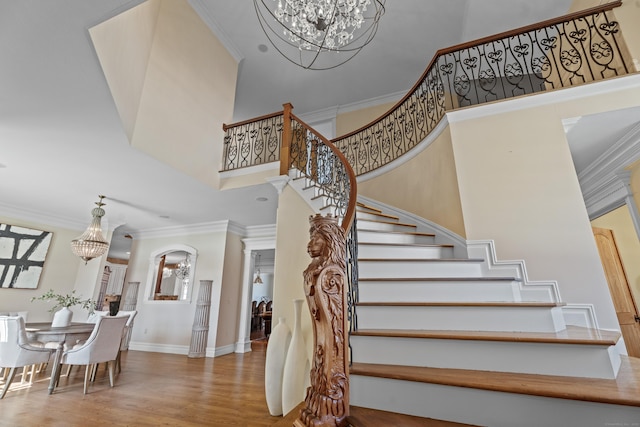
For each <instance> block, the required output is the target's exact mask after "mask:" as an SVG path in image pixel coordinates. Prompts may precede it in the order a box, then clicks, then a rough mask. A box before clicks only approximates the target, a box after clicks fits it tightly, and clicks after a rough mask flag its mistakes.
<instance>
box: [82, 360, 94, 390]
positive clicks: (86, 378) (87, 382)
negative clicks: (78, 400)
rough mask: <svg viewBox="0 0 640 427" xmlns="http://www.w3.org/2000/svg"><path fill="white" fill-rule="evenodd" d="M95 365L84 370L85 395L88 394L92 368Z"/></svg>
mask: <svg viewBox="0 0 640 427" xmlns="http://www.w3.org/2000/svg"><path fill="white" fill-rule="evenodd" d="M92 366H93V365H87V367H86V368H85V369H84V389H83V394H87V386H88V385H89V376H90V371H91V367H92Z"/></svg>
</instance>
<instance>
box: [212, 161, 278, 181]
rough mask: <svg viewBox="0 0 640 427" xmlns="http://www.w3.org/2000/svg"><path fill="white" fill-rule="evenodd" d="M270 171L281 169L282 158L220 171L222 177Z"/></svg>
mask: <svg viewBox="0 0 640 427" xmlns="http://www.w3.org/2000/svg"><path fill="white" fill-rule="evenodd" d="M268 171H280V160H276V161H275V162H269V163H262V164H260V165H255V166H247V167H243V168H237V169H231V170H228V171H220V172H218V173H219V174H220V179H227V178H236V177H239V176H245V175H253V174H254V173H260V172H268Z"/></svg>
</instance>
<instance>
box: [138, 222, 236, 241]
mask: <svg viewBox="0 0 640 427" xmlns="http://www.w3.org/2000/svg"><path fill="white" fill-rule="evenodd" d="M229 224H230V221H229V220H227V219H225V220H221V221H213V222H201V223H198V224H186V225H177V226H170V227H161V228H148V229H146V230H140V231H137V232H135V233H132V234H133V235H134V237H135V238H137V239H155V238H162V237H174V236H187V235H191V234H204V233H220V232H225V233H226V232H227V230H228V229H229Z"/></svg>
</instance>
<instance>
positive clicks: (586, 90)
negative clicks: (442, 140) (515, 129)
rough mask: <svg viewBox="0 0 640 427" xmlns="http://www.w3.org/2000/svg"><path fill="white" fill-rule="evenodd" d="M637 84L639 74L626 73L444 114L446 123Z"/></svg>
mask: <svg viewBox="0 0 640 427" xmlns="http://www.w3.org/2000/svg"><path fill="white" fill-rule="evenodd" d="M638 86H640V74H629V75H625V76H621V77H616V78H612V79H607V80H601V81H597V82H591V83H589V84H585V85H580V86H573V87H567V88H562V89H557V90H553V91H549V92H536V93H535V96H523V97H520V98H513V99H502V100H499V101H494V102H492V103H488V104H481V105H473V106H470V107H465V108H463V109H460V110H456V111H450V112H447V117H448V118H449V123H457V122H462V121H465V120H473V119H479V118H482V117H488V116H495V115H499V114H505V113H510V112H513V111H517V110H523V109H526V108H535V107H542V106H546V105H553V104H557V103H559V102H566V101H574V100H579V99H582V98H586V97H593V96H596V95H601V94H607V93H610V92H615V91H625V90H629V89H636V88H638ZM477 107H482V108H477Z"/></svg>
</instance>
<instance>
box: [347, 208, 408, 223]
mask: <svg viewBox="0 0 640 427" xmlns="http://www.w3.org/2000/svg"><path fill="white" fill-rule="evenodd" d="M356 213H362V214H367V215H374V216H379V217H381V218H388V219H394V220H396V221H400V217H397V216H395V215H388V214H385V213H382V212H375V211H373V212H368V211H363V210H361V209H358V208H356ZM361 221H371V220H368V219H362V220H361Z"/></svg>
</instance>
